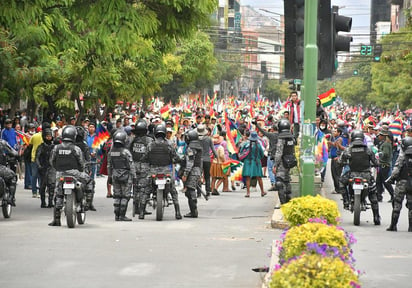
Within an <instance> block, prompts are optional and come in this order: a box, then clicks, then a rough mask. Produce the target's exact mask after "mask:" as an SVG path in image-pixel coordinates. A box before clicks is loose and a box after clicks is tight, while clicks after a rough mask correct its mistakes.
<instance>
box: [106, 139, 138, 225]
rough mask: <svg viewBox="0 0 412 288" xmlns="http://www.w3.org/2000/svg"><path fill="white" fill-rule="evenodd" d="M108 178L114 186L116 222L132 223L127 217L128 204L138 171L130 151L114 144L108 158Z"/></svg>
mask: <svg viewBox="0 0 412 288" xmlns="http://www.w3.org/2000/svg"><path fill="white" fill-rule="evenodd" d="M107 159H108V160H107V170H108V176H109V177H110V178H111V180H112V181H111V182H112V184H113V200H114V203H113V206H114V214H115V220H116V221H130V219H129V218H127V217H126V211H127V204H128V202H129V200H130V197H131V195H132V187H133V179H134V177H136V171H135V167H134V164H133V158H132V154H131V153H130V151H129V150H128V149H127V148H125V147H123V146H121V145H119V144H118V143H114V144H113V146H112V148H111V149H110V151H109V153H108V158H107Z"/></svg>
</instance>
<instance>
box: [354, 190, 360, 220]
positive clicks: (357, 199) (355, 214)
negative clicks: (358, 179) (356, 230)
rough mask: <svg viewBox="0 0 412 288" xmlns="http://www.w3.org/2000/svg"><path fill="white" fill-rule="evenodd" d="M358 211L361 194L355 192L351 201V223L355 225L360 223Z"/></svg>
mask: <svg viewBox="0 0 412 288" xmlns="http://www.w3.org/2000/svg"><path fill="white" fill-rule="evenodd" d="M360 213H361V195H360V194H355V195H354V203H353V224H354V225H355V226H359V224H360Z"/></svg>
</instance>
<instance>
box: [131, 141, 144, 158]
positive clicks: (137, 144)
mask: <svg viewBox="0 0 412 288" xmlns="http://www.w3.org/2000/svg"><path fill="white" fill-rule="evenodd" d="M130 152H131V153H132V157H133V161H135V162H140V161H141V160H142V158H143V156H144V155H145V154H146V152H147V141H146V136H140V137H139V136H137V137H136V138H135V140H134V141H133V142H132V145H131V147H130Z"/></svg>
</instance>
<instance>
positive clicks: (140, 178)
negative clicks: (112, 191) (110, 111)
mask: <svg viewBox="0 0 412 288" xmlns="http://www.w3.org/2000/svg"><path fill="white" fill-rule="evenodd" d="M133 133H134V134H135V137H134V139H133V140H132V141H131V143H130V147H129V150H130V152H131V153H132V157H133V162H134V166H135V169H136V176H135V177H134V178H135V179H136V180H135V183H134V195H133V205H134V207H135V211H136V212H137V214H140V207H143V205H145V204H146V201H147V197H145V195H150V193H151V191H152V186H151V182H150V175H149V170H150V164H149V162H148V160H147V157H146V154H147V147H149V146H150V144H151V143H152V142H153V138H151V137H149V136H147V123H146V121H145V120H143V119H141V120H139V121H138V122H137V123H136V125H135V129H134V131H133ZM145 213H146V214H151V213H150V212H146V211H145Z"/></svg>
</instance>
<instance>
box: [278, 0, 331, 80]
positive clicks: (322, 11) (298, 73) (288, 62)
mask: <svg viewBox="0 0 412 288" xmlns="http://www.w3.org/2000/svg"><path fill="white" fill-rule="evenodd" d="M284 9H285V11H284V12H285V76H286V78H297V79H302V76H303V54H304V16H305V1H304V0H287V1H286V0H285V1H284ZM331 23H332V13H331V0H322V1H319V4H318V25H317V29H318V31H317V33H318V37H317V38H318V40H317V44H318V54H319V57H318V79H319V80H321V79H324V78H328V77H331V76H332V73H333V68H332V66H333V65H334V60H332V57H333V55H334V54H332V29H331Z"/></svg>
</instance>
